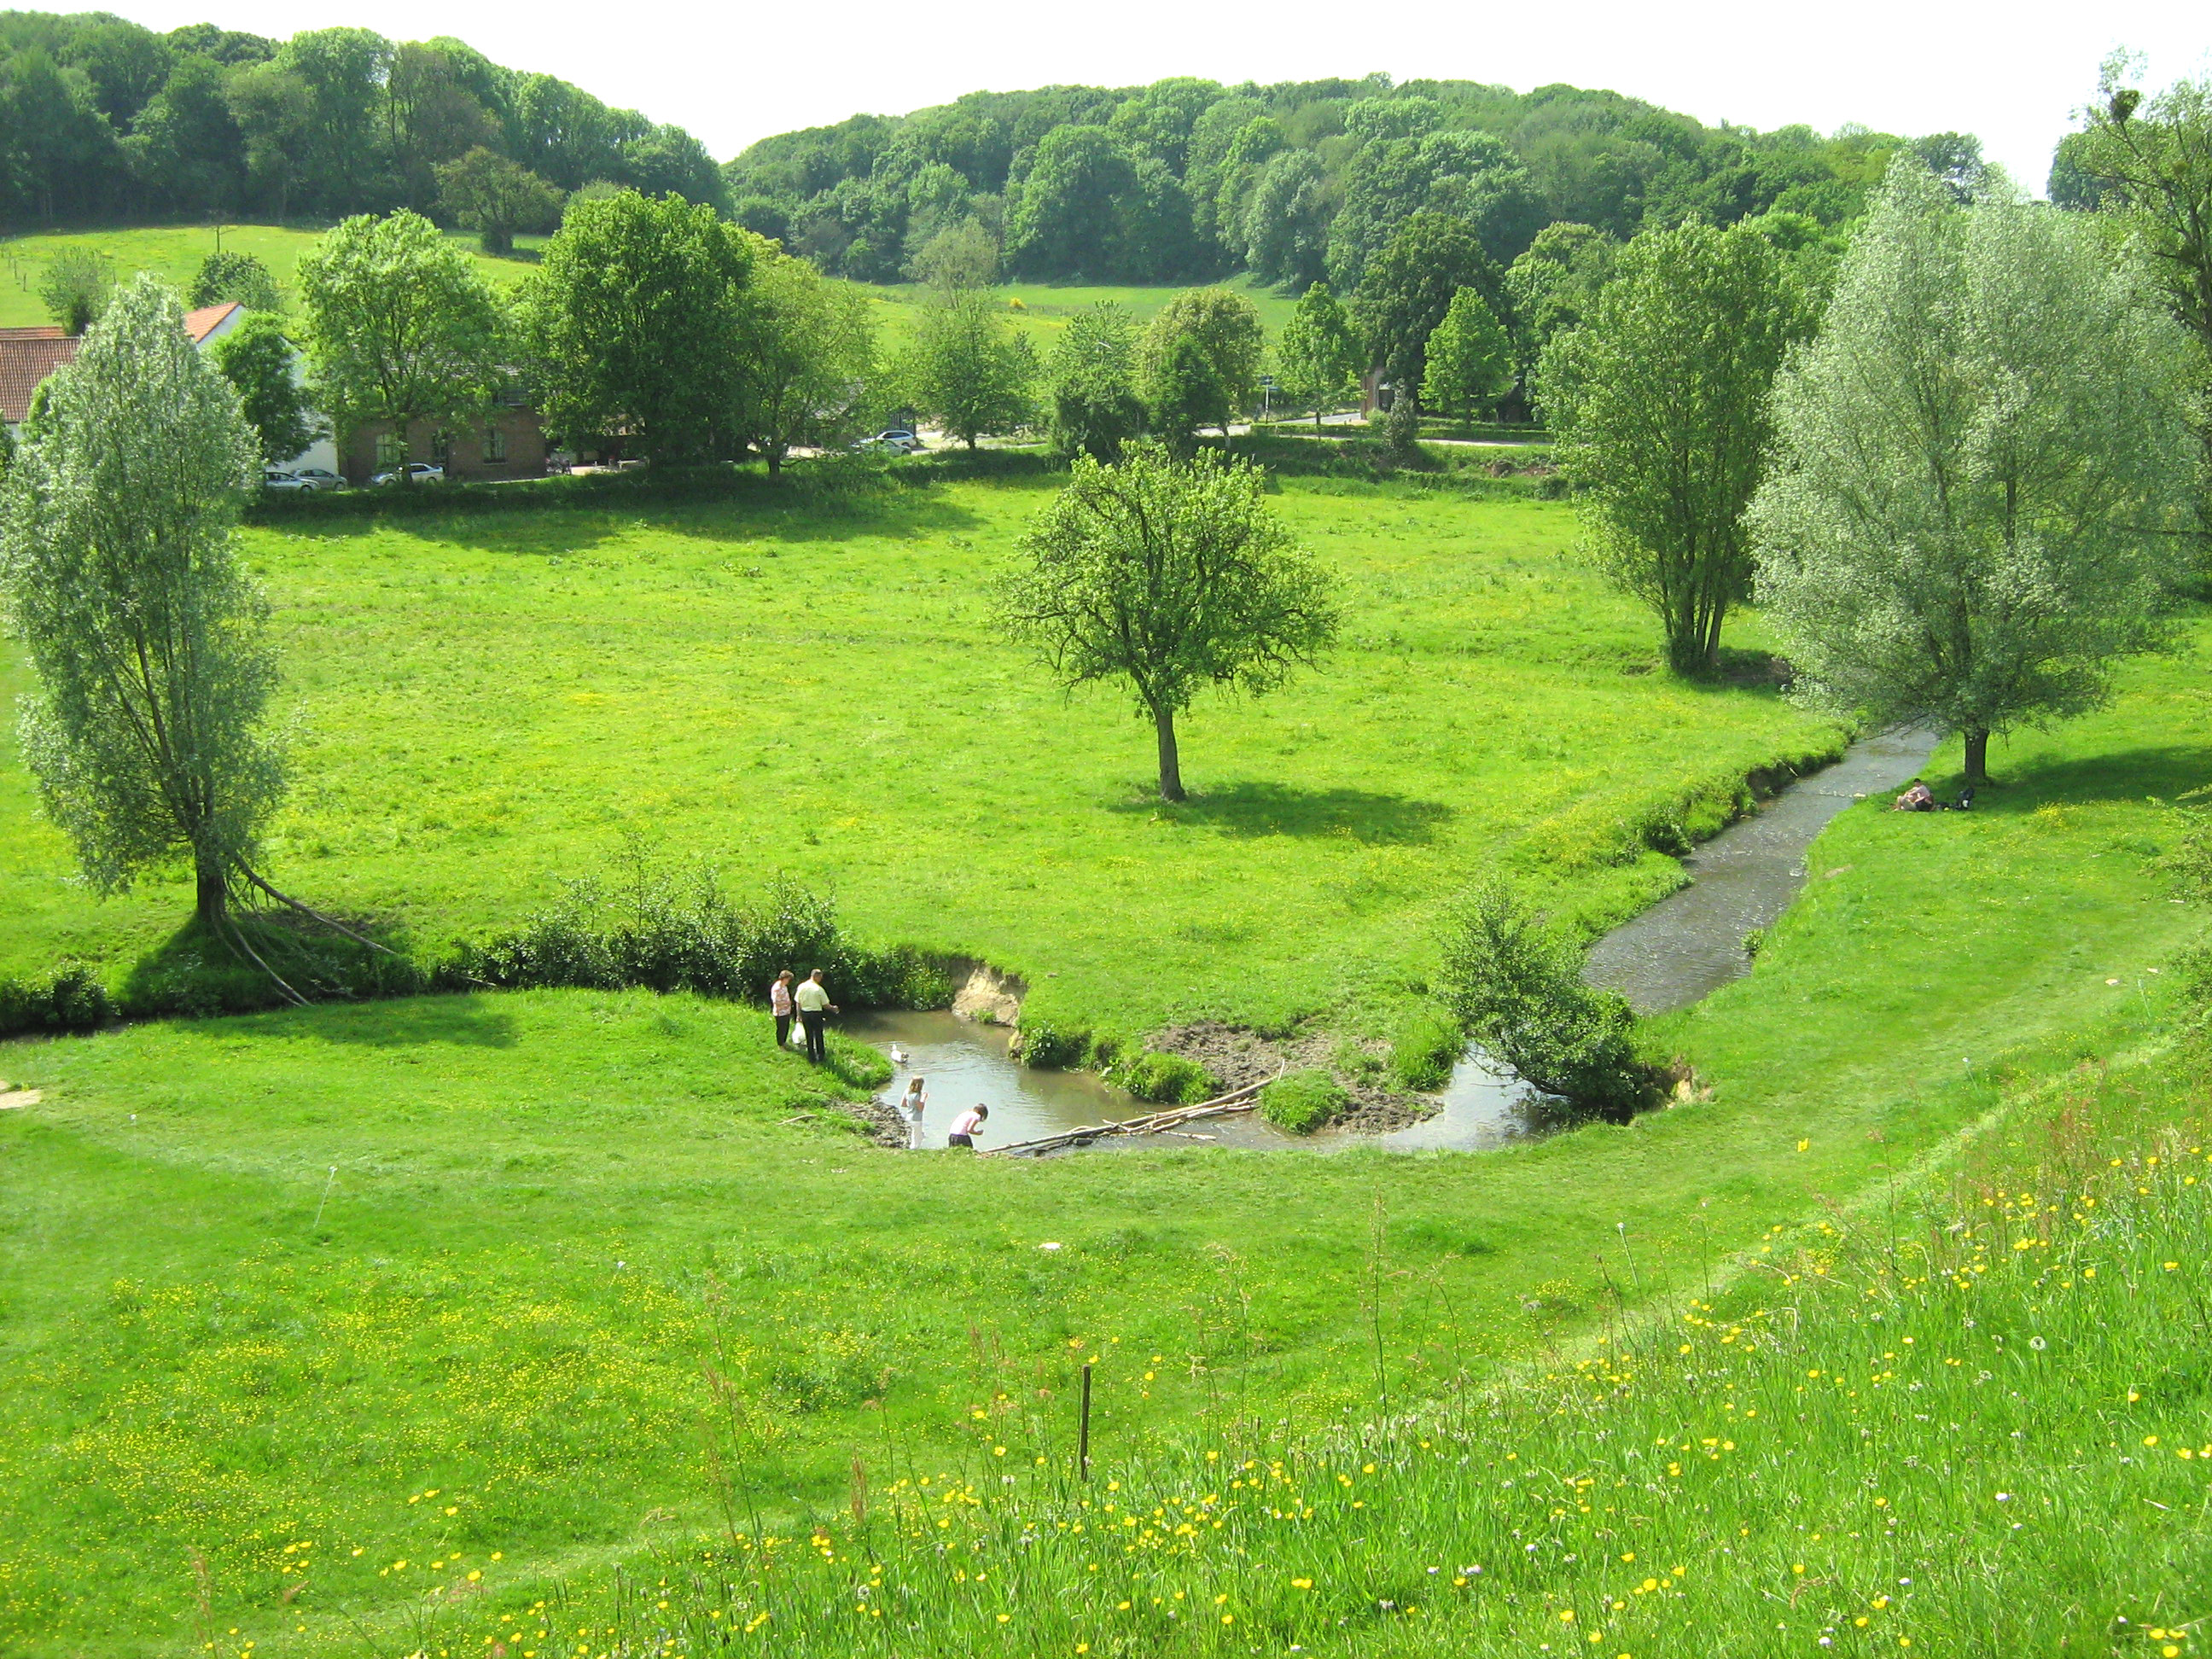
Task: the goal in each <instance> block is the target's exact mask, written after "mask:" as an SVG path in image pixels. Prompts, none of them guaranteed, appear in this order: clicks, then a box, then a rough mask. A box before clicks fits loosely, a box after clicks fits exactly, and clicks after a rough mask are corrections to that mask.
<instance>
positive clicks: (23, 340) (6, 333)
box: [0, 328, 84, 426]
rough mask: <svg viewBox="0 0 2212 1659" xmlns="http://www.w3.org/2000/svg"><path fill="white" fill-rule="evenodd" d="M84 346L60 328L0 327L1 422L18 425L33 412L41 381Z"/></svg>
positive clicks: (80, 341)
mask: <svg viewBox="0 0 2212 1659" xmlns="http://www.w3.org/2000/svg"><path fill="white" fill-rule="evenodd" d="M83 343H84V342H83V341H82V339H70V337H67V336H65V335H64V333H63V332H62V331H61V330H59V329H58V328H0V421H5V422H7V423H8V424H9V426H15V425H16V424H18V423H19V422H21V420H22V418H23V416H24V415H25V414H27V412H28V411H29V410H30V407H31V394H32V393H33V392H36V391H37V390H38V389H39V382H40V381H41V380H45V379H46V376H47V375H49V374H52V373H53V372H54V371H55V370H56V369H58V368H60V367H61V366H62V365H63V364H64V363H65V362H69V361H70V359H71V358H72V357H75V356H76V352H77V348H78V347H79V346H81V345H82V344H83Z"/></svg>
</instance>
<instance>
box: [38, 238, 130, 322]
mask: <svg viewBox="0 0 2212 1659" xmlns="http://www.w3.org/2000/svg"><path fill="white" fill-rule="evenodd" d="M114 291H115V273H114V271H113V270H111V269H110V268H109V266H108V263H107V261H106V259H104V258H101V257H100V255H99V254H97V253H94V252H93V251H92V250H91V249H90V248H83V247H72V248H64V249H63V250H62V252H59V253H57V254H56V255H54V257H53V258H51V259H49V260H48V261H47V262H46V273H45V275H43V276H40V279H39V298H40V301H43V302H44V304H45V306H46V314H47V315H48V316H50V317H52V319H54V320H55V321H56V322H58V323H59V324H60V325H62V332H63V333H64V334H82V333H83V332H84V331H85V330H87V329H88V328H90V327H91V326H92V325H93V324H94V323H95V322H97V321H99V320H100V313H101V311H102V310H104V309H105V308H106V305H107V300H108V295H111V294H112V293H113V292H114Z"/></svg>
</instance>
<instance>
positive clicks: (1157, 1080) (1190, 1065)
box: [1114, 1048, 1221, 1106]
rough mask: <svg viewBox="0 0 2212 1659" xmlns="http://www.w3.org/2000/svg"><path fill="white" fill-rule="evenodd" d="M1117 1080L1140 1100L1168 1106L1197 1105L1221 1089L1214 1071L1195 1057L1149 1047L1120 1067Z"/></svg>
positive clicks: (1209, 1098)
mask: <svg viewBox="0 0 2212 1659" xmlns="http://www.w3.org/2000/svg"><path fill="white" fill-rule="evenodd" d="M1114 1080H1115V1082H1116V1083H1119V1084H1120V1085H1121V1086H1122V1087H1123V1088H1124V1089H1127V1091H1129V1092H1130V1093H1131V1094H1133V1095H1134V1096H1136V1097H1137V1098H1138V1099H1139V1100H1150V1101H1156V1102H1158V1103H1161V1104H1163V1105H1168V1106H1195V1105H1197V1104H1198V1103H1199V1102H1200V1101H1202V1100H1211V1099H1212V1098H1213V1097H1214V1096H1216V1095H1218V1094H1219V1093H1220V1092H1221V1085H1219V1084H1218V1082H1216V1081H1215V1079H1214V1076H1213V1073H1212V1072H1209V1071H1208V1070H1206V1067H1205V1066H1201V1065H1200V1064H1199V1063H1198V1062H1197V1061H1196V1060H1185V1059H1184V1058H1183V1057H1182V1055H1181V1054H1155V1053H1153V1052H1152V1050H1151V1049H1149V1048H1148V1049H1146V1051H1145V1052H1144V1053H1142V1054H1139V1055H1138V1056H1137V1057H1136V1058H1135V1059H1134V1060H1131V1061H1130V1062H1129V1063H1128V1064H1127V1066H1123V1067H1121V1074H1120V1075H1119V1076H1118V1077H1116V1078H1115V1079H1114Z"/></svg>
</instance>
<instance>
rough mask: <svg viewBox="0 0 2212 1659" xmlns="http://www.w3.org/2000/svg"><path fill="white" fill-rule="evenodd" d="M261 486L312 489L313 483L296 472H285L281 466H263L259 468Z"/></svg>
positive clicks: (264, 487) (267, 487)
mask: <svg viewBox="0 0 2212 1659" xmlns="http://www.w3.org/2000/svg"><path fill="white" fill-rule="evenodd" d="M261 487H262V488H263V489H292V490H297V489H313V488H314V485H313V484H311V483H308V482H307V480H306V479H305V478H302V477H300V476H299V475H298V474H297V473H293V472H287V471H284V469H283V467H281V466H264V467H263V468H262V469H261Z"/></svg>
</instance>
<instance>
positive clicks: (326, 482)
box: [292, 466, 345, 489]
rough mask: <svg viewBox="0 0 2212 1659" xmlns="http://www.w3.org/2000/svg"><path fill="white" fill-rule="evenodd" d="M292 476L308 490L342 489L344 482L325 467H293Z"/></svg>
mask: <svg viewBox="0 0 2212 1659" xmlns="http://www.w3.org/2000/svg"><path fill="white" fill-rule="evenodd" d="M292 476H293V477H295V478H297V479H298V480H299V481H300V482H301V483H303V484H305V485H307V488H308V489H344V488H345V480H344V479H343V478H341V477H338V475H337V473H335V472H333V471H331V470H330V468H328V467H326V466H295V467H294V468H293V469H292Z"/></svg>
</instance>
